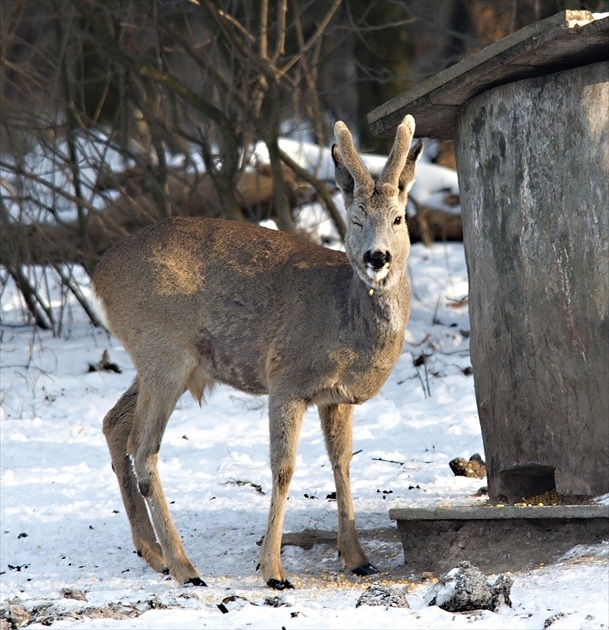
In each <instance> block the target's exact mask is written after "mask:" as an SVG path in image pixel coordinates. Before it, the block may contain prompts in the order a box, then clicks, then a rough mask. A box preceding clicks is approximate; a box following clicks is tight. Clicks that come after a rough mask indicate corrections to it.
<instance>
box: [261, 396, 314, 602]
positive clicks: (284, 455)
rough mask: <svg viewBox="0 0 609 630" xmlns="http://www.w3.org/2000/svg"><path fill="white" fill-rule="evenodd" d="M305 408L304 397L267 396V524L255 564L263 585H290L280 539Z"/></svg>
mask: <svg viewBox="0 0 609 630" xmlns="http://www.w3.org/2000/svg"><path fill="white" fill-rule="evenodd" d="M305 410H306V403H305V402H304V400H283V399H281V398H280V397H279V396H276V395H274V394H273V393H272V392H271V394H270V395H269V425H270V426H269V428H270V434H271V436H270V437H271V472H272V475H273V491H272V495H271V507H270V510H269V520H268V526H267V530H266V534H265V536H264V540H263V542H262V547H261V549H260V564H259V566H260V569H261V570H262V577H263V578H264V581H265V582H266V584H267V586H270V587H271V588H275V589H277V590H283V589H286V588H294V586H293V585H292V584H291V583H290V582H289V581H288V579H287V577H286V574H285V572H284V570H283V566H282V564H281V538H282V535H283V520H284V516H285V508H286V502H287V499H288V490H289V488H290V481H291V480H292V475H293V473H294V468H295V465H296V451H297V449H298V438H299V436H300V427H301V426H302V418H303V416H304V413H305Z"/></svg>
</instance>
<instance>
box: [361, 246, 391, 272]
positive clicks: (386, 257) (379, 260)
mask: <svg viewBox="0 0 609 630" xmlns="http://www.w3.org/2000/svg"><path fill="white" fill-rule="evenodd" d="M364 262H365V263H366V265H369V266H370V267H372V268H373V269H382V268H383V267H384V266H385V265H388V264H389V263H390V262H391V253H390V252H382V251H381V250H380V249H375V250H374V251H370V250H368V251H367V252H366V253H365V254H364Z"/></svg>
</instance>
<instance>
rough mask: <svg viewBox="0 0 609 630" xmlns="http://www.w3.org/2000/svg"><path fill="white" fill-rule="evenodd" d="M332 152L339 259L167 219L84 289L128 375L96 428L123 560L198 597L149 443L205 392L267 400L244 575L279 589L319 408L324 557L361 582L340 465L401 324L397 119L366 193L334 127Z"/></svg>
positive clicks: (406, 123)
mask: <svg viewBox="0 0 609 630" xmlns="http://www.w3.org/2000/svg"><path fill="white" fill-rule="evenodd" d="M335 134H336V139H337V142H338V146H337V145H334V146H333V147H332V157H333V159H334V163H335V168H336V182H337V184H338V186H339V188H340V189H341V191H342V194H343V197H344V201H345V207H346V210H347V215H348V227H347V233H346V238H345V251H346V255H345V254H344V253H342V252H338V251H332V250H329V249H326V248H324V247H320V246H318V245H314V244H313V243H310V242H307V241H304V240H299V239H296V238H294V237H292V236H289V235H287V234H285V233H281V232H277V231H273V230H268V229H265V228H262V227H258V226H255V225H250V224H245V223H237V222H232V221H226V220H221V219H200V218H199V219H197V218H169V219H166V220H163V221H161V222H159V223H157V224H155V225H152V226H150V227H147V228H145V229H143V230H141V231H140V232H138V233H136V234H134V235H133V236H131V237H129V238H127V239H125V240H124V241H122V242H121V243H119V244H118V245H116V246H114V247H113V248H112V249H111V250H110V251H109V252H108V253H107V255H106V256H105V258H104V259H103V260H102V262H101V263H100V264H99V266H98V268H97V270H96V272H95V275H94V288H95V292H96V295H97V297H98V299H99V300H100V302H101V306H102V308H103V311H104V314H105V320H106V322H107V324H108V327H109V329H110V330H111V331H112V333H114V334H115V335H116V336H117V337H118V338H119V339H120V340H121V341H122V342H123V344H124V346H125V348H126V350H127V351H128V352H129V354H130V355H131V358H132V359H133V363H134V365H135V369H136V372H137V376H136V378H135V381H134V383H133V385H132V386H131V387H130V388H129V389H128V390H127V392H126V393H125V394H124V395H123V396H122V397H121V399H120V400H119V401H118V403H117V404H116V405H115V406H114V408H113V409H112V410H111V411H110V412H109V413H108V414H107V416H106V417H105V419H104V434H105V436H106V439H107V441H108V446H109V448H110V454H111V457H112V465H113V468H114V472H115V473H116V475H117V477H118V482H119V486H120V490H121V494H122V498H123V501H124V504H125V509H126V512H127V516H128V517H129V522H130V525H131V531H132V535H133V541H134V543H135V548H136V550H137V551H138V553H139V554H140V555H141V556H143V557H144V559H145V560H146V561H147V562H148V564H150V566H151V567H152V568H153V569H156V570H157V571H165V572H167V571H169V573H171V575H172V576H173V577H174V578H175V579H176V580H177V581H178V582H180V583H190V584H195V585H200V586H204V585H205V583H204V582H203V580H202V579H201V578H200V577H199V574H198V573H197V571H196V569H195V568H194V566H193V565H192V564H191V562H190V561H189V559H188V558H187V556H186V554H185V552H184V549H183V547H182V543H181V541H180V536H179V535H178V532H177V530H176V527H175V525H174V523H173V520H172V518H171V515H170V512H169V508H168V506H167V501H166V499H165V495H164V493H163V487H162V485H161V480H160V478H159V475H158V472H157V460H158V453H159V448H160V445H161V439H162V437H163V432H164V431H165V427H166V425H167V421H168V419H169V416H170V415H171V413H172V411H173V409H174V407H175V405H176V402H177V401H178V399H179V398H180V396H181V395H182V394H183V393H184V392H185V391H186V390H190V392H191V393H192V394H193V396H194V397H195V398H196V399H197V400H198V401H199V402H201V400H202V398H203V395H204V393H205V391H206V390H208V389H209V388H210V387H211V386H212V385H213V384H214V383H215V382H220V383H226V384H228V385H231V386H233V387H236V388H237V389H239V390H241V391H244V392H248V393H252V394H267V393H268V413H269V424H270V460H271V470H272V478H273V488H272V496H271V505H270V512H269V517H268V527H267V531H266V535H265V536H264V541H263V543H262V547H261V549H260V558H259V562H260V564H259V567H260V569H261V570H262V576H263V578H264V581H265V582H266V584H267V585H268V586H270V587H272V588H276V589H279V590H281V589H284V588H292V584H290V582H289V581H288V579H287V577H286V574H285V572H284V570H283V567H282V565H281V557H280V554H281V539H282V529H283V520H284V514H285V508H286V501H287V497H288V489H289V484H290V480H291V478H292V473H293V471H294V466H295V462H296V449H297V442H298V438H299V434H300V428H301V423H302V419H303V415H304V412H305V410H306V407H307V405H309V404H315V405H317V407H318V410H319V416H320V418H321V425H322V429H323V432H324V436H325V441H326V446H327V450H328V454H329V457H330V460H331V463H332V469H333V473H334V480H335V484H336V497H337V505H338V550H339V553H340V554H341V555H342V557H343V559H344V562H345V564H346V567H347V568H348V569H350V570H351V571H353V572H354V573H356V574H358V575H367V574H371V573H376V572H377V569H376V568H375V567H374V566H373V565H372V564H370V562H369V561H368V558H367V557H366V554H365V553H364V551H363V550H362V548H361V546H360V543H359V541H358V537H357V533H356V530H355V514H354V509H353V502H352V499H351V488H350V482H349V466H350V461H351V456H352V443H353V438H352V420H353V405H356V404H360V403H363V402H364V401H366V400H368V399H369V398H371V397H372V396H374V395H375V394H377V392H378V391H379V390H380V388H381V386H382V385H383V383H384V382H385V380H386V379H387V377H388V376H389V374H390V372H391V370H392V369H393V367H394V365H395V363H396V361H397V359H398V357H399V356H400V353H401V352H402V347H403V343H404V336H405V327H406V323H407V321H408V317H409V312H410V289H409V286H408V279H407V272H406V261H407V258H408V254H409V251H410V241H409V237H408V230H407V227H406V219H405V208H406V199H407V194H408V190H409V189H410V187H411V186H412V184H413V183H414V170H415V164H416V161H417V159H418V157H419V156H420V153H421V149H422V144H421V143H420V142H419V143H418V144H417V145H416V146H415V147H414V148H413V149H411V150H409V147H410V144H411V141H412V137H413V134H414V119H413V118H412V116H406V117H405V118H404V120H403V121H402V123H401V124H400V126H399V127H398V130H397V134H396V138H395V142H394V145H393V149H392V151H391V154H390V156H389V158H388V160H387V163H386V165H385V167H384V169H383V172H382V174H381V176H380V177H379V178H378V181H375V180H374V179H373V178H372V176H371V175H370V174H369V172H368V170H367V169H366V167H365V165H364V163H363V161H362V159H361V157H360V156H359V155H358V153H357V152H356V150H355V147H354V144H353V139H352V137H351V134H350V132H349V130H348V129H347V127H346V126H345V124H344V123H342V122H338V123H336V126H335Z"/></svg>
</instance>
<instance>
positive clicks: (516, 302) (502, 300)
mask: <svg viewBox="0 0 609 630" xmlns="http://www.w3.org/2000/svg"><path fill="white" fill-rule="evenodd" d="M456 148H457V157H458V168H459V181H460V192H461V200H462V212H463V228H464V241H465V248H466V256H467V265H468V273H469V283H470V292H469V304H470V318H471V323H472V336H471V356H472V364H473V368H474V374H475V385H476V397H477V401H478V410H479V415H480V423H481V425H482V435H483V440H484V450H485V454H486V459H487V466H488V480H489V495H490V496H491V498H499V497H505V498H507V499H508V500H514V499H519V498H521V497H526V496H532V495H535V494H537V493H541V492H545V491H546V490H551V489H553V488H554V487H556V489H557V491H558V492H559V494H561V495H567V496H571V495H598V494H604V493H607V492H609V63H607V62H603V63H596V64H592V65H588V66H583V67H579V68H576V69H573V70H567V71H564V72H559V73H556V74H549V75H546V76H542V77H538V78H532V79H525V80H523V81H517V82H514V83H510V84H508V85H503V86H500V87H495V88H492V89H490V90H488V91H487V92H485V93H483V94H481V95H480V96H476V97H474V98H472V99H471V100H469V101H468V102H467V106H466V107H464V108H463V109H462V111H461V113H460V115H459V117H458V122H457V132H456Z"/></svg>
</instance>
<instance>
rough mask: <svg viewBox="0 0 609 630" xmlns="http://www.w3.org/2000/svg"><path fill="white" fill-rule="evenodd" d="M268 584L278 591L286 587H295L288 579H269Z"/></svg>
mask: <svg viewBox="0 0 609 630" xmlns="http://www.w3.org/2000/svg"><path fill="white" fill-rule="evenodd" d="M266 585H267V586H268V587H269V588H274V589H275V590H276V591H284V590H285V589H286V588H294V585H293V584H292V583H291V582H288V580H275V579H271V580H269V581H268V582H267V583H266Z"/></svg>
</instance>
